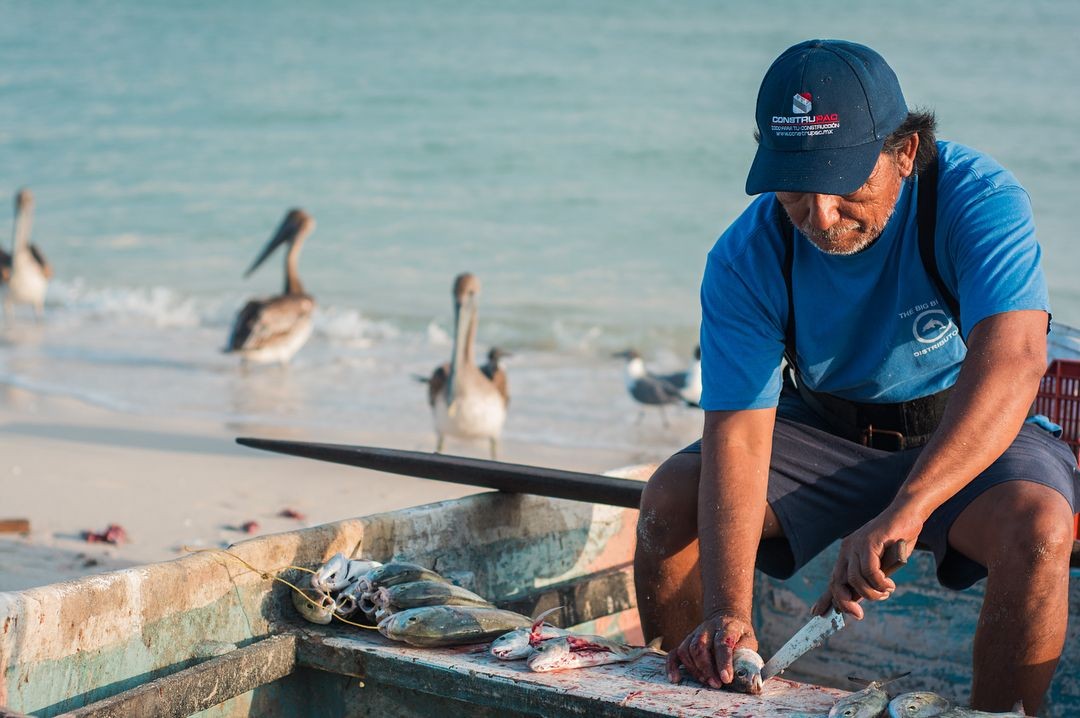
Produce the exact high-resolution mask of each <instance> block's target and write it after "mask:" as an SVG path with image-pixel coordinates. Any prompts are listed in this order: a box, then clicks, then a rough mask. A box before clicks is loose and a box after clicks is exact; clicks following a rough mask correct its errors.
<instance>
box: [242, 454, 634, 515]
mask: <svg viewBox="0 0 1080 718" xmlns="http://www.w3.org/2000/svg"><path fill="white" fill-rule="evenodd" d="M236 443H238V444H241V445H242V446H250V447H251V448H253V449H264V450H266V451H275V452H277V453H279V454H289V455H291V456H302V457H304V458H307V459H318V460H319V461H330V462H333V463H335V464H346V465H348V466H359V467H362V468H365V469H374V470H375V471H385V472H387V473H391V474H403V475H405V476H414V477H417V478H421V479H434V480H435V481H447V482H450V483H453V484H465V485H467V486H481V487H484V488H489V489H498V490H499V491H507V492H510V493H518V494H536V495H538V496H550V497H552V498H557V499H572V500H574V501H587V502H590V503H594V504H607V505H609V506H624V507H626V508H631V509H636V508H637V507H638V504H639V503H640V502H641V491H642V489H643V488H644V487H645V484H644V482H642V481H635V480H633V479H618V478H615V477H613V476H600V475H598V474H585V473H580V472H577V471H562V470H560V469H549V468H545V467H542V466H526V465H524V464H508V463H505V462H502V461H489V460H486V459H470V458H466V457H461V456H444V455H442V454H428V453H425V452H422V451H403V450H401V449H384V448H379V447H373V446H349V445H346V444H315V443H311V442H307V441H280V440H277V439H255V438H249V437H241V438H238V439H237V440H236Z"/></svg>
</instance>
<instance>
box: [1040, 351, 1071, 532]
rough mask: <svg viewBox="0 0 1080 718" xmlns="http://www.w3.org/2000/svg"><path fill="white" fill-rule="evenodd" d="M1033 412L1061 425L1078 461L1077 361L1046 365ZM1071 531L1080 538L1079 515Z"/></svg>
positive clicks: (1059, 361) (1064, 436) (1062, 436)
mask: <svg viewBox="0 0 1080 718" xmlns="http://www.w3.org/2000/svg"><path fill="white" fill-rule="evenodd" d="M1035 413H1037V414H1045V415H1046V416H1047V417H1048V418H1049V419H1050V421H1052V422H1054V423H1055V424H1059V425H1061V438H1062V439H1063V440H1064V441H1065V443H1067V444H1068V445H1069V446H1070V447H1072V450H1073V453H1074V454H1076V456H1077V460H1078V461H1080V361H1076V360H1073V359H1055V360H1054V361H1052V362H1050V366H1049V367H1047V369H1046V373H1045V374H1044V375H1043V378H1042V382H1041V383H1040V384H1039V393H1038V394H1037V395H1036V397H1035ZM1074 528H1075V529H1076V530H1075V533H1076V537H1077V538H1080V516H1078V517H1077V518H1076V519H1074Z"/></svg>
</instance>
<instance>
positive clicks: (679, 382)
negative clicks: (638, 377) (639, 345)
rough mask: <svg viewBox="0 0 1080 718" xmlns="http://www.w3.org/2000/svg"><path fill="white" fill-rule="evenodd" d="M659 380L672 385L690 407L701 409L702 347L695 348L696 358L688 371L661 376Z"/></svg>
mask: <svg viewBox="0 0 1080 718" xmlns="http://www.w3.org/2000/svg"><path fill="white" fill-rule="evenodd" d="M657 378H658V379H660V380H662V381H665V382H667V383H668V384H671V385H672V386H673V387H675V388H676V389H678V390H679V396H680V397H682V400H683V401H685V402H686V403H687V404H688V405H689V406H693V407H697V408H700V407H701V345H697V346H695V347H694V358H693V360H691V362H690V364H689V366H687V367H686V371H677V372H675V373H674V374H661V375H660V376H658V377H657Z"/></svg>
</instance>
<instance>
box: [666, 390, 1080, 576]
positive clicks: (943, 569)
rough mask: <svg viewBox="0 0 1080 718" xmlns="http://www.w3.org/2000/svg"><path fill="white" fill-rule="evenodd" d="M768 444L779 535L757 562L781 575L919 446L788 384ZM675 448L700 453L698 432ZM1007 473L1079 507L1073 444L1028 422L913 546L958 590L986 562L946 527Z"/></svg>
mask: <svg viewBox="0 0 1080 718" xmlns="http://www.w3.org/2000/svg"><path fill="white" fill-rule="evenodd" d="M772 450H773V454H772V463H771V465H770V467H769V490H768V501H769V505H770V506H771V507H772V509H773V511H774V512H775V513H776V517H777V519H779V521H780V525H781V527H782V528H783V530H784V537H785V538H784V539H771V540H765V541H763V542H762V544H761V547H760V549H759V551H758V563H757V566H758V568H760V569H761V570H762V571H764V572H765V573H767V574H769V575H770V576H775V577H776V578H781V579H784V578H789V577H790V576H792V575H793V574H794V573H795V572H796V571H798V570H799V569H800V568H802V567H803V566H805V565H806V564H807V563H808V562H809V561H810V560H811V559H812V558H814V556H816V555H817V554H819V553H820V552H821V551H823V550H824V549H825V548H826V547H828V546H829V545H830V544H831V543H832V542H833V541H836V540H837V539H839V538H842V537H844V536H847V535H848V534H850V533H851V532H853V531H855V530H856V529H858V528H859V527H860V526H862V525H863V524H865V523H866V522H867V521H869V520H870V519H872V518H874V517H875V516H877V515H878V514H879V513H881V511H883V510H884V509H885V508H886V507H887V506H888V504H889V502H890V501H892V498H893V497H894V496H895V495H896V492H897V491H898V490H899V489H900V485H901V484H902V483H903V482H904V480H905V479H906V478H907V475H908V472H909V471H910V470H911V467H912V465H913V464H914V463H915V459H916V458H918V456H919V451H921V449H908V450H906V451H898V452H894V453H890V452H886V451H881V450H879V449H872V448H868V447H865V446H862V445H861V444H857V443H855V442H852V441H848V440H846V439H843V438H840V437H837V436H834V435H833V434H830V433H829V432H828V431H826V430H825V428H824V425H823V424H822V422H821V420H820V419H819V418H818V417H817V415H815V414H814V413H813V411H811V410H810V408H809V407H808V406H807V405H806V404H805V403H803V401H802V399H801V398H800V397H799V396H798V394H797V393H796V392H794V391H788V390H785V391H784V393H783V394H782V396H781V398H780V404H779V406H778V407H777V419H776V429H775V431H774V434H773V449H772ZM680 453H701V441H700V440H699V441H696V442H694V443H693V444H691V445H690V446H688V447H686V448H685V449H683V450H682V451H681V452H680ZM1008 481H1032V482H1034V483H1037V484H1042V485H1044V486H1049V487H1050V488H1052V489H1054V490H1056V491H1058V492H1059V493H1060V494H1061V495H1062V496H1064V497H1065V498H1066V500H1068V502H1069V504H1070V505H1071V506H1072V507H1073V511H1074V512H1075V511H1076V505H1077V501H1078V499H1080V471H1078V470H1077V467H1076V457H1075V456H1074V455H1073V453H1072V450H1071V449H1070V448H1069V446H1068V445H1067V444H1066V443H1065V442H1064V441H1062V440H1061V439H1058V438H1055V437H1054V436H1053V435H1052V434H1051V433H1049V432H1048V431H1046V430H1045V429H1042V428H1040V427H1038V426H1035V425H1032V424H1024V426H1023V428H1022V429H1021V430H1020V433H1019V434H1018V435H1017V437H1016V439H1015V440H1014V441H1013V443H1012V445H1011V446H1010V447H1009V448H1008V449H1006V451H1005V453H1004V454H1002V455H1001V457H1000V458H999V459H998V460H997V461H995V462H994V463H993V464H991V465H990V466H989V467H988V468H987V469H986V470H985V471H983V472H982V473H981V474H979V476H977V477H976V478H975V479H974V480H973V481H972V482H971V483H969V484H968V485H967V486H965V487H964V488H963V489H961V490H960V492H959V493H957V494H956V495H955V496H953V497H952V498H951V499H949V500H948V501H947V502H945V503H944V504H942V505H941V506H940V507H939V508H938V509H937V511H935V512H934V513H933V514H931V516H930V518H929V520H927V522H926V524H924V526H923V530H922V533H921V534H919V541H918V545H919V547H920V548H924V549H927V550H930V551H933V553H934V558H935V559H936V560H937V575H938V580H939V581H940V582H941V585H943V586H945V587H947V588H953V589H964V588H967V587H968V586H970V585H972V584H973V583H975V582H976V581H978V580H979V579H982V578H985V577H986V568H985V567H983V566H982V565H980V564H978V563H976V562H975V561H973V560H971V559H969V558H967V557H966V556H964V555H963V554H961V553H960V552H958V551H956V550H955V549H952V548H950V547H949V543H948V535H949V529H950V528H951V527H952V524H953V522H954V521H955V520H956V518H957V517H958V516H959V515H960V513H961V512H962V511H963V510H964V509H965V508H967V506H968V504H970V503H971V502H972V501H974V500H975V499H976V498H977V497H978V496H979V495H980V494H982V493H983V492H984V491H986V490H987V489H989V488H990V487H992V486H995V485H996V484H1002V483H1005V482H1008Z"/></svg>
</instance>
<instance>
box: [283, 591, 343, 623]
mask: <svg viewBox="0 0 1080 718" xmlns="http://www.w3.org/2000/svg"><path fill="white" fill-rule="evenodd" d="M291 593H292V602H293V605H294V606H295V607H296V610H297V611H298V612H299V613H300V615H301V616H303V617H304V619H305V620H307V621H310V622H311V623H318V624H321V625H323V626H325V625H326V624H328V623H330V622H331V621H333V620H334V608H335V607H336V604H335V603H334V599H333V598H331V597H330V595H329V594H326V593H323V592H321V591H313V590H311V589H304V590H301V591H292V592H291Z"/></svg>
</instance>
